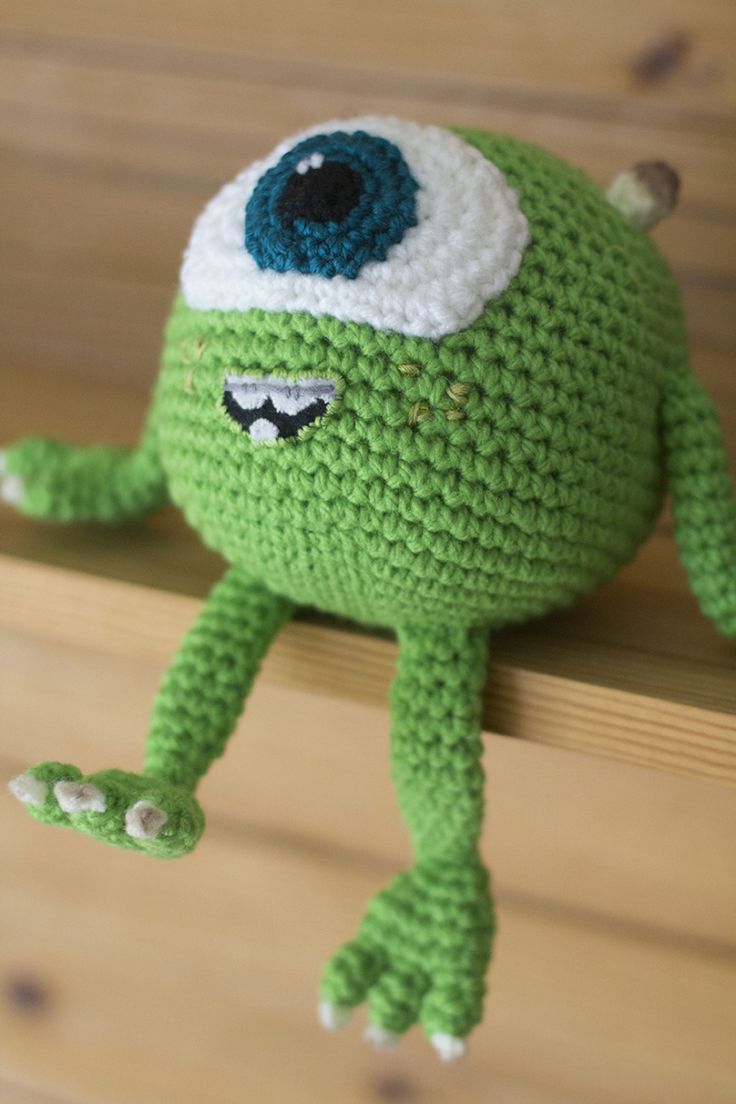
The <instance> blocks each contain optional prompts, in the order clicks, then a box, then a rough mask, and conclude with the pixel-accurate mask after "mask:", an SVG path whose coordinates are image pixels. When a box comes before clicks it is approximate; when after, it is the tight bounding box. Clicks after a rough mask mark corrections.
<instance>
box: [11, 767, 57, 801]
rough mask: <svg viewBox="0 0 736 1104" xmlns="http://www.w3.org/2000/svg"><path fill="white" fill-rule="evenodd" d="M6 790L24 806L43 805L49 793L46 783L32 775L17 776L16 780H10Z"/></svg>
mask: <svg viewBox="0 0 736 1104" xmlns="http://www.w3.org/2000/svg"><path fill="white" fill-rule="evenodd" d="M8 789H9V790H10V792H11V793H12V795H13V797H17V798H18V800H19V801H22V802H23V804H24V805H43V803H44V801H45V800H46V794H47V793H48V792H49V788H48V786H47V785H46V783H45V782H42V781H41V779H40V778H34V777H33V775H32V774H19V775H18V777H17V778H11V780H10V781H9V782H8Z"/></svg>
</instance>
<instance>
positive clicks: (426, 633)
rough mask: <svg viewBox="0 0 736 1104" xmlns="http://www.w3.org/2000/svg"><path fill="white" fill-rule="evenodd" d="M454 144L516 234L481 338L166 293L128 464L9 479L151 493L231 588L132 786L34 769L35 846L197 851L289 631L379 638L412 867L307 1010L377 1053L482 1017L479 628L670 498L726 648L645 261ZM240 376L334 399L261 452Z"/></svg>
mask: <svg viewBox="0 0 736 1104" xmlns="http://www.w3.org/2000/svg"><path fill="white" fill-rule="evenodd" d="M457 133H459V134H460V135H461V136H462V137H463V138H464V139H465V140H466V141H467V142H469V143H471V144H473V145H475V146H476V147H477V148H478V149H479V150H480V151H481V152H482V153H483V154H484V155H485V156H486V157H488V158H490V159H491V160H492V161H493V162H494V163H495V164H496V165H497V166H498V168H499V169H500V170H501V171H502V172H503V173H504V175H505V176H506V179H507V180H508V182H509V183H510V184H511V186H512V187H514V188H516V189H517V190H518V193H519V202H520V205H521V208H522V210H523V212H524V214H525V216H526V218H527V220H528V222H529V225H530V228H531V242H530V244H529V245H528V247H527V249H526V251H525V253H524V256H523V259H522V263H521V267H520V269H519V271H518V273H517V275H516V277H515V278H514V279H513V280H512V282H511V284H510V286H509V287H508V289H507V290H506V291H505V292H504V293H502V294H501V295H500V297H499V298H497V299H495V300H493V301H491V302H489V303H488V304H487V306H486V308H485V310H484V312H483V314H482V315H481V317H480V318H478V319H477V320H476V321H475V322H474V323H473V324H472V325H470V326H468V327H467V328H466V329H464V330H462V331H460V332H457V333H453V334H450V335H448V336H446V337H444V338H442V339H441V340H436V341H432V340H429V339H425V338H411V337H402V336H400V335H398V334H396V333H393V332H381V331H378V330H374V329H373V328H372V327H370V326H368V325H363V324H357V323H345V322H339V321H337V320H336V319H335V318H333V317H330V316H327V315H325V316H323V317H319V318H318V317H313V316H311V315H309V314H306V313H269V312H266V311H262V310H248V311H244V312H242V313H238V312H221V311H215V310H212V311H194V310H192V309H190V308H189V307H187V306H186V305H185V303H184V301H183V299H181V298H179V299H177V301H176V303H175V304H174V307H173V310H172V314H171V317H170V320H169V323H168V326H167V331H166V340H165V345H164V351H163V358H162V367H161V374H160V377H159V382H158V386H157V389H156V393H155V397H154V401H153V405H152V410H151V414H150V418H149V422H148V426H147V429H146V432H145V434H144V437H143V440H142V444H141V446H140V448H139V449H138V450H137V451H132V452H124V451H122V450H110V449H102V448H98V449H90V450H83V449H72V448H69V447H68V446H62V445H59V444H56V443H48V442H39V441H30V442H21V443H20V444H19V445H17V446H15V447H13V448H11V449H10V450H9V451H8V453H7V456H6V462H5V464H6V469H5V470H6V472H7V473H8V474H9V475H10V476H19V477H20V478H21V480H22V485H23V488H24V495H23V497H22V498H21V501H20V507H21V509H23V510H25V511H26V512H28V513H29V514H32V515H34V516H39V517H46V518H52V519H58V520H74V519H77V518H80V519H81V518H96V519H99V520H104V521H122V520H124V519H125V518H127V517H130V516H133V515H135V514H136V513H141V512H143V511H145V510H148V509H153V508H155V507H157V506H160V505H161V504H162V503H163V502H164V501H165V499H166V497H167V496H170V498H171V500H172V501H173V502H174V503H176V504H177V505H178V506H179V507H180V508H181V509H182V511H183V512H184V514H185V516H186V518H187V520H188V521H189V523H190V524H191V525H192V526H193V527H194V528H196V529H197V530H198V532H199V533H200V534H201V536H202V539H203V540H204V541H205V543H206V544H208V545H209V546H210V547H212V548H214V549H216V550H217V551H218V552H220V553H221V554H222V555H223V556H224V557H225V558H226V559H227V560H228V561H229V562H230V563H231V564H232V565H233V567H232V568H231V570H230V571H229V572H228V573H227V575H226V576H225V577H224V579H223V580H222V581H221V583H219V584H218V585H217V587H215V588H214V590H213V592H212V594H211V595H210V597H209V598H208V600H207V603H206V605H205V607H204V610H203V612H202V614H201V616H200V619H199V620H198V622H197V625H196V626H195V627H194V629H193V630H192V631H191V632H190V634H189V635H188V636H187V638H186V639H185V641H184V643H183V646H182V649H181V650H180V652H179V654H178V656H177V658H176V659H175V661H174V664H173V666H172V668H171V670H170V672H169V674H168V675H167V676H166V678H165V680H164V683H163V685H162V688H161V691H160V693H159V697H158V699H157V702H156V706H155V709H154V715H153V719H152V724H151V729H150V734H149V738H148V743H147V748H146V770H145V772H144V774H143V775H140V776H137V775H123V773H122V772H109V771H108V772H102V773H100V774H98V775H94V776H90V778H89V779H88V780H86V781H88V782H90V783H91V784H92V785H93V786H94V787H97V788H98V789H99V790H100V791H103V792H104V793H105V795H106V796H107V797H108V806H107V809H106V811H105V812H94V811H82V812H71V813H64V812H63V811H62V810H61V809H60V807H59V805H58V803H57V801H56V800H55V799H54V785H56V784H57V783H58V782H59V781H60V780H61V781H64V780H67V781H79V780H80V779H81V772H79V771H78V770H77V768H75V767H69V766H65V765H63V764H62V765H59V764H55V763H52V764H43V765H41V766H40V767H38V768H35V769H34V770H33V771H31V772H29V776H26V781H25V782H23V783H22V787H24V788H23V794H24V796H23V800H26V801H28V802H29V809H30V811H31V812H32V813H33V815H35V816H37V817H38V818H39V819H41V820H45V821H46V822H48V823H57V824H59V823H61V824H67V825H69V826H71V827H75V828H79V829H80V830H82V831H85V832H89V833H90V834H93V835H96V836H98V837H99V838H103V839H106V840H107V841H108V842H113V843H116V844H118V845H122V846H128V847H134V848H136V849H138V850H145V851H148V852H149V853H152V854H159V855H169V856H171V855H175V854H181V853H184V852H186V851H187V850H190V849H191V847H193V846H194V844H195V843H196V840H197V838H198V837H199V834H200V832H201V829H202V823H203V822H202V818H201V812H200V810H199V807H198V805H197V804H196V800H195V799H194V797H193V791H194V788H195V786H196V783H197V781H198V779H199V778H200V777H201V775H202V774H203V773H204V772H205V770H206V769H207V767H208V765H209V763H210V762H211V761H212V759H213V758H215V757H216V756H218V755H220V754H221V753H222V750H223V747H224V744H225V741H226V739H227V736H228V734H229V732H230V730H231V729H232V727H233V725H234V723H235V720H236V717H237V714H238V712H239V711H240V708H241V707H242V702H243V699H244V697H245V696H246V694H247V692H248V690H249V688H250V685H251V683H252V680H253V677H254V675H255V673H256V670H257V667H258V664H259V662H260V659H261V657H262V655H263V654H264V652H265V651H266V649H267V647H268V645H269V643H270V641H271V639H272V638H273V636H274V635H275V633H276V632H277V631H278V628H279V626H280V625H281V624H282V623H283V622H284V620H286V618H287V617H288V616H289V614H290V611H291V610H292V608H293V607H294V606H295V605H298V604H305V605H312V606H316V607H318V608H320V609H322V610H326V611H330V612H333V613H336V614H339V615H341V616H347V617H350V618H353V619H355V620H356V621H359V622H362V623H364V624H370V625H382V626H388V627H391V628H394V629H395V630H396V631H397V634H398V638H399V642H400V659H399V667H398V672H397V676H396V680H395V682H394V686H393V690H392V764H393V776H394V780H395V784H396V789H397V793H398V797H399V801H400V805H401V808H402V812H403V814H404V816H405V818H406V820H407V823H408V825H409V829H410V832H411V835H412V842H413V846H414V851H415V855H416V864H415V865H414V866H413V867H412V868H411V869H410V870H408V871H406V872H404V873H402V874H400V875H399V876H398V877H397V878H396V879H395V880H394V882H392V884H391V885H390V886H389V887H388V888H387V889H386V890H384V891H383V892H382V893H380V894H378V895H377V896H376V897H375V898H374V899H373V901H372V902H371V903H370V905H369V908H368V911H367V913H366V917H365V919H364V921H363V923H362V924H361V926H360V929H359V932H358V935H357V936H356V938H355V939H354V940H352V941H351V942H350V943H348V944H346V945H345V946H344V947H343V948H342V949H341V950H340V951H339V952H338V954H337V955H336V956H335V957H334V958H333V959H332V960H331V962H330V963H329V965H328V967H327V969H326V971H325V974H324V977H323V983H322V996H323V998H324V1000H325V1001H327V1002H328V1003H329V1005H330V1006H331V1007H332V1008H333V1009H337V1010H338V1011H340V1012H343V1011H345V1010H347V1009H350V1008H352V1007H353V1006H355V1005H356V1004H358V1003H359V1002H361V1001H362V1000H363V999H367V1001H368V1005H369V1011H370V1015H371V1018H372V1020H373V1023H374V1024H375V1025H376V1026H378V1027H380V1028H381V1029H383V1030H384V1031H386V1032H390V1033H392V1034H400V1033H401V1032H403V1031H405V1030H407V1028H408V1027H410V1026H411V1024H412V1023H414V1022H417V1021H418V1022H421V1023H422V1024H423V1025H424V1027H425V1030H426V1031H427V1032H428V1033H429V1034H430V1035H436V1034H439V1035H441V1036H444V1035H449V1036H452V1037H454V1038H463V1037H464V1036H465V1035H466V1034H467V1033H468V1031H469V1030H470V1029H471V1028H472V1027H473V1026H474V1025H475V1024H476V1023H478V1022H479V1020H480V1017H481V1009H482V1000H483V991H484V975H485V969H486V965H487V962H488V959H489V956H490V949H491V938H492V933H493V911H492V905H491V899H490V894H489V888H488V877H487V874H486V872H485V870H484V868H483V866H482V864H481V862H480V859H479V857H478V853H477V840H478V835H479V830H480V824H481V819H482V809H483V796H482V786H483V774H482V769H481V766H480V755H481V741H480V700H481V691H482V686H483V677H484V671H485V654H486V651H485V649H486V637H487V634H488V632H489V631H491V630H495V629H497V628H499V627H501V626H503V625H508V624H512V623H516V622H521V621H525V620H527V619H528V618H531V617H536V616H540V615H542V614H544V613H546V612H548V611H549V610H552V609H555V608H559V607H561V606H564V605H566V604H569V603H570V602H572V601H574V600H575V599H576V598H577V597H578V596H580V595H583V594H586V593H589V592H590V591H591V590H593V589H594V588H595V587H596V586H598V585H599V584H601V583H602V582H604V581H606V580H608V579H610V578H611V577H612V576H613V575H614V574H615V572H616V571H617V570H618V568H619V567H620V566H621V565H622V564H623V563H625V562H626V561H627V560H628V559H630V558H631V556H632V555H633V554H634V553H635V551H636V549H637V548H638V546H639V545H640V543H641V542H642V540H643V539H644V538H645V537H646V535H647V534H648V532H649V530H650V528H651V526H652V523H653V520H654V518H655V517H656V515H657V513H658V510H659V508H660V505H661V502H662V498H663V494H664V492H665V490H666V489H669V490H670V491H671V492H672V493H673V495H674V508H675V518H676V526H677V530H676V534H677V540H678V544H679V546H680V550H681V554H682V559H683V563H684V566H685V568H686V570H687V572H688V574H689V576H690V579H691V582H692V586H693V589H694V591H695V593H696V595H697V597H698V599H699V601H700V603H701V605H702V608H703V610H704V611H705V612H706V614H708V615H709V616H710V617H712V618H713V620H714V622H715V623H716V625H717V627H718V628H719V629H720V630H721V631H723V632H725V633H729V634H732V635H736V505H735V504H734V499H733V492H732V489H731V483H730V480H729V478H728V474H727V465H726V460H725V455H724V451H723V445H722V440H721V438H720V434H719V430H718V422H717V417H716V415H715V413H714V410H713V407H712V405H711V403H710V401H709V400H708V398H707V397H706V396H705V393H704V392H703V390H702V388H701V387H700V385H699V384H698V382H697V381H696V380H695V379H694V378H693V376H692V375H691V374H690V371H689V368H688V365H687V352H686V345H685V337H684V330H683V323H682V316H681V310H680V305H679V299H678V294H677V290H676V288H675V285H674V282H673V280H672V277H671V275H670V273H669V271H668V269H667V266H666V264H665V263H664V261H663V260H662V258H661V257H660V256H659V254H658V253H657V251H656V249H655V248H654V246H653V245H652V244H651V243H650V242H649V241H648V239H647V238H646V237H645V236H644V235H643V234H642V233H641V232H640V231H638V230H636V229H634V228H632V227H631V226H629V225H628V224H627V223H626V221H625V220H624V218H623V217H622V216H621V215H620V214H619V212H618V211H617V210H615V209H614V208H613V207H612V206H611V205H610V204H609V203H608V202H607V201H606V199H605V197H604V195H603V193H602V192H601V191H600V189H599V188H598V187H597V186H596V185H595V184H593V183H592V182H591V181H590V180H589V179H588V178H587V177H586V176H585V175H584V174H583V173H582V172H580V171H579V170H577V169H574V168H572V167H570V166H568V165H566V164H565V163H563V162H561V161H560V160H558V159H557V158H555V157H553V156H552V155H550V154H547V153H545V152H543V151H541V150H539V149H537V148H535V147H533V146H529V145H526V144H524V143H521V142H518V141H515V140H513V139H511V138H507V137H503V136H499V135H488V134H485V133H482V132H479V131H458V132H457ZM230 374H240V375H256V376H277V377H285V378H287V379H289V380H293V381H297V380H299V379H301V378H303V377H320V378H322V379H327V380H330V381H333V382H334V383H335V385H336V388H337V398H336V399H335V400H334V401H333V402H332V403H331V405H330V406H329V408H328V409H327V411H326V413H325V414H324V415H323V416H322V417H320V418H318V419H317V420H316V421H314V422H312V424H310V425H308V426H307V427H306V428H304V429H302V430H300V432H299V433H298V435H297V436H294V437H290V438H285V439H280V440H276V441H272V442H266V443H262V444H256V443H255V442H254V441H252V440H251V439H250V437H249V436H248V434H247V433H245V432H244V431H243V429H242V428H241V426H240V425H238V424H237V422H235V421H234V420H233V419H232V418H231V417H229V416H228V413H227V412H226V410H225V408H224V404H223V381H224V380H225V379H226V377H227V376H228V375H230ZM28 777H30V782H28V780H27V779H28ZM39 786H40V787H41V789H39ZM44 786H45V787H46V788H45V789H43V787H44ZM34 787H35V788H34ZM39 794H40V795H41V796H40V797H39ZM34 795H35V800H36V801H37V803H36V804H33V800H34ZM82 798H84V792H83V793H82ZM138 800H148V801H150V802H151V803H152V804H153V805H156V806H160V807H161V808H163V809H165V810H166V811H167V813H168V814H169V820H168V821H167V824H166V825H165V826H164V828H163V829H162V830H161V833H160V835H159V836H157V837H155V838H153V839H151V840H144V841H137V840H131V837H130V836H129V835H126V833H125V830H124V827H123V821H124V816H125V815H127V810H129V808H130V803H131V802H132V801H138Z"/></svg>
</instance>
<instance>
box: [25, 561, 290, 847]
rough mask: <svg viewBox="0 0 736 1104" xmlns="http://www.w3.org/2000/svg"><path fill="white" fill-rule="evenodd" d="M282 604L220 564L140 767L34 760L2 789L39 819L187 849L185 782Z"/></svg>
mask: <svg viewBox="0 0 736 1104" xmlns="http://www.w3.org/2000/svg"><path fill="white" fill-rule="evenodd" d="M292 610H293V605H292V603H291V602H289V601H288V600H287V599H285V598H281V597H279V596H278V595H275V594H272V593H271V592H270V591H268V590H267V589H266V588H265V587H263V586H262V585H261V584H260V583H257V582H254V581H253V580H252V579H250V578H249V577H248V576H247V575H245V574H244V573H242V572H240V571H239V570H238V569H236V568H230V570H229V571H228V572H227V574H226V575H225V576H224V577H223V578H222V579H221V580H220V582H219V583H217V585H216V586H215V587H214V588H213V590H212V591H211V593H210V595H209V597H208V599H207V602H206V604H205V606H204V608H203V609H202V611H201V613H200V615H199V617H198V618H197V621H196V622H195V624H194V626H193V628H192V629H191V630H190V631H189V633H188V634H187V636H186V637H185V639H184V642H183V644H182V646H181V648H180V650H179V652H178V653H177V655H176V657H175V659H174V662H173V664H172V665H171V667H170V668H169V670H168V672H167V673H166V675H165V676H164V680H163V683H162V685H161V688H160V690H159V693H158V696H157V698H156V702H155V705H154V709H153V715H152V718H151V727H150V731H149V736H148V740H147V743H146V761H145V769H144V771H143V774H141V775H137V774H128V773H126V772H124V771H120V770H106V771H101V772H99V773H97V774H94V775H90V776H89V777H83V776H82V773H81V771H79V770H78V769H77V768H76V767H73V766H69V765H68V764H65V763H42V764H40V765H39V766H37V767H33V768H32V769H31V770H30V771H28V772H27V773H26V774H22V775H20V777H19V778H16V779H14V780H13V782H11V784H10V788H11V790H12V792H13V793H14V794H15V795H16V797H18V798H19V799H20V800H21V801H23V802H24V803H25V804H26V805H27V806H28V810H29V812H30V813H31V814H32V815H33V816H35V817H36V818H37V819H38V820H41V821H43V822H44V823H46V824H57V825H63V826H66V827H70V828H76V829H78V830H79V831H82V832H85V833H87V834H88V835H91V836H95V837H96V838H97V839H102V840H105V842H107V843H112V844H115V845H117V846H118V847H126V848H130V849H132V850H135V851H145V852H147V853H148V854H151V855H157V856H159V857H161V858H174V857H175V856H177V855H183V854H186V852H188V851H191V850H192V848H193V847H194V845H195V844H196V843H197V840H198V839H199V837H200V836H201V834H202V830H203V827H204V818H203V815H202V811H201V809H200V807H199V805H198V803H197V801H196V799H195V797H194V789H195V786H196V784H197V782H198V781H199V779H200V778H201V777H202V775H203V774H204V773H205V771H206V770H207V768H208V766H209V765H210V763H211V762H212V760H213V759H215V758H217V757H218V756H219V755H221V754H222V752H223V751H224V748H225V743H226V741H227V738H228V736H229V735H230V733H231V732H232V729H233V728H234V726H235V722H236V721H237V718H238V716H239V714H240V712H241V710H242V708H243V701H244V699H245V697H246V695H247V693H248V691H249V690H250V687H251V685H252V683H253V679H254V678H255V675H256V673H257V671H258V668H259V666H260V662H261V659H262V658H263V656H264V654H265V652H266V651H267V649H268V646H269V644H270V643H271V641H272V640H273V638H274V636H275V635H276V633H277V632H278V630H279V629H280V628H281V626H282V625H283V624H284V622H285V621H286V620H287V619H288V618H289V616H290V615H291V613H292Z"/></svg>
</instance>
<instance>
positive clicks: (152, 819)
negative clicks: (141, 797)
mask: <svg viewBox="0 0 736 1104" xmlns="http://www.w3.org/2000/svg"><path fill="white" fill-rule="evenodd" d="M168 819H169V817H168V814H167V813H165V812H164V811H163V809H159V808H158V806H156V805H152V804H151V802H150V801H136V803H135V805H131V807H130V808H129V809H126V810H125V831H126V832H127V833H128V835H129V836H132V837H133V839H155V838H156V836H157V835H158V834H159V832H160V831H161V829H162V828H163V826H164V824H165V823H166V821H167V820H168Z"/></svg>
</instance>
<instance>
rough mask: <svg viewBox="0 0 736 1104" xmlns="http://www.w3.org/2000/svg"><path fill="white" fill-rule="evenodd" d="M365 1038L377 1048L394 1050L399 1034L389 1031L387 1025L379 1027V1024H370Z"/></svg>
mask: <svg viewBox="0 0 736 1104" xmlns="http://www.w3.org/2000/svg"><path fill="white" fill-rule="evenodd" d="M363 1038H364V1039H365V1041H366V1042H367V1043H370V1044H371V1046H374V1047H375V1048H376V1050H394V1049H395V1048H396V1046H398V1042H399V1036H398V1035H396V1034H395V1033H394V1032H393V1031H387V1030H386V1028H385V1027H379V1026H378V1024H368V1027H367V1028H366V1029H365V1033H364V1035H363Z"/></svg>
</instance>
